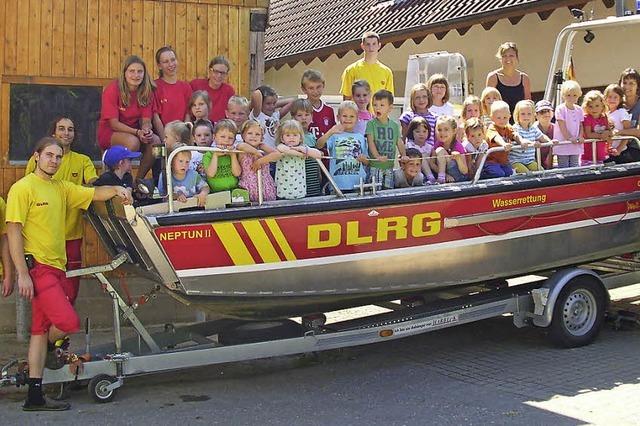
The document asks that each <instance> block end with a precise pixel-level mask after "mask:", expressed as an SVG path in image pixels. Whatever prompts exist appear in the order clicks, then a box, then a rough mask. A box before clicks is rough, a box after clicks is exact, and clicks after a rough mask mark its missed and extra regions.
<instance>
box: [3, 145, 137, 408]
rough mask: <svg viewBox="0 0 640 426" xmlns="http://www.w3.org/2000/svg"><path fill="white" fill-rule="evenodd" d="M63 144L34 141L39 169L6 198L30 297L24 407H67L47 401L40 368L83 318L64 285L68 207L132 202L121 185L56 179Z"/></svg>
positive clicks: (12, 245) (20, 273)
mask: <svg viewBox="0 0 640 426" xmlns="http://www.w3.org/2000/svg"><path fill="white" fill-rule="evenodd" d="M63 152H64V151H63V148H62V145H61V144H60V142H59V141H58V140H56V139H54V138H52V137H46V138H43V139H41V140H40V141H39V142H38V144H37V145H36V150H35V153H34V159H35V162H36V168H35V170H34V171H33V173H30V174H28V175H27V176H25V177H23V178H22V179H20V180H19V181H17V182H16V183H15V184H13V186H12V187H11V189H10V190H9V196H8V200H7V215H6V221H7V236H8V240H9V251H10V253H11V259H12V260H13V263H14V265H15V270H16V273H17V282H18V291H19V294H20V296H22V297H24V298H25V299H28V300H30V301H31V312H32V316H31V340H30V342H29V353H28V359H29V379H28V384H29V390H28V394H27V399H26V401H25V403H24V405H23V410H25V411H61V410H68V409H69V404H66V403H54V402H51V401H47V400H46V399H45V398H44V395H43V392H42V372H43V370H44V366H45V360H46V359H47V358H48V357H49V356H48V352H49V353H55V348H56V346H55V345H54V342H56V341H60V340H62V341H64V340H65V338H66V336H68V335H69V334H71V333H74V332H76V331H78V329H79V328H80V319H79V318H78V314H77V313H76V312H75V310H74V309H73V306H72V305H71V303H70V298H69V292H68V287H67V286H65V280H66V277H65V265H66V263H67V259H66V249H65V233H66V232H65V218H66V216H67V212H68V210H69V209H86V208H88V207H89V204H90V203H91V201H92V200H100V201H104V200H108V199H111V198H113V197H115V196H118V197H120V198H121V199H122V200H123V202H127V203H130V202H131V199H130V197H129V193H128V192H127V190H126V189H125V188H123V187H120V186H102V187H98V188H91V187H83V186H79V185H74V184H72V183H70V182H67V181H63V180H58V179H53V176H54V175H55V173H56V172H57V171H58V169H59V167H60V163H61V161H62V158H63Z"/></svg>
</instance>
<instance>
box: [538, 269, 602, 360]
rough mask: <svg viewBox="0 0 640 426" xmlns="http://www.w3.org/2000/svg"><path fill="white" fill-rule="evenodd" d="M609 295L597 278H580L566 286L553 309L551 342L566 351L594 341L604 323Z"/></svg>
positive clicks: (550, 328) (550, 330)
mask: <svg viewBox="0 0 640 426" xmlns="http://www.w3.org/2000/svg"><path fill="white" fill-rule="evenodd" d="M606 305H607V293H606V290H605V289H604V287H603V286H602V284H601V283H599V282H598V281H597V280H596V279H594V278H591V277H587V276H582V277H576V278H574V279H572V280H571V281H569V282H568V283H567V285H565V286H564V288H563V289H562V291H561V292H560V294H559V295H558V299H557V300H556V302H555V305H554V307H553V317H552V320H551V325H550V326H549V339H550V340H551V342H553V343H554V344H555V345H557V346H560V347H563V348H576V347H579V346H585V345H588V344H589V343H591V342H593V340H594V339H595V338H596V336H597V335H598V333H599V332H600V327H601V326H602V323H603V321H604V314H605V309H606Z"/></svg>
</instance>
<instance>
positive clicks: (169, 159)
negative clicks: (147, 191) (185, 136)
mask: <svg viewBox="0 0 640 426" xmlns="http://www.w3.org/2000/svg"><path fill="white" fill-rule="evenodd" d="M183 151H198V152H214V153H215V152H221V153H224V154H231V153H235V154H246V155H252V154H249V153H246V152H244V151H240V150H227V149H220V148H216V147H212V146H192V145H189V146H181V147H178V148H176V149H174V150H173V151H171V152H170V153H169V156H168V157H167V161H166V165H165V170H164V171H165V178H166V180H167V202H168V203H169V214H171V213H173V212H174V199H173V175H172V173H171V163H172V162H173V158H174V157H175V156H176V155H177V154H178V153H180V152H183ZM315 160H316V162H317V163H318V167H319V168H320V171H321V172H322V174H324V176H326V178H327V180H328V181H329V183H330V184H331V185H332V186H333V189H334V191H335V193H336V196H338V197H340V198H343V197H344V193H343V192H342V191H341V190H340V188H338V185H337V184H336V182H335V180H333V177H332V176H331V174H330V173H329V171H328V170H327V168H326V167H325V166H324V164H323V163H322V160H320V159H315ZM256 174H257V177H258V205H262V203H263V202H264V195H263V186H262V171H261V169H258V171H257V172H256Z"/></svg>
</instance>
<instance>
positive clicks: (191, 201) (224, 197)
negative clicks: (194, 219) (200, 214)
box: [140, 191, 231, 215]
mask: <svg viewBox="0 0 640 426" xmlns="http://www.w3.org/2000/svg"><path fill="white" fill-rule="evenodd" d="M227 204H231V192H230V191H222V192H214V193H213V194H209V195H207V202H206V204H205V207H204V209H205V210H213V209H222V208H224V207H226V205H227ZM197 206H198V202H197V200H196V197H190V198H188V199H187V202H186V203H180V202H178V201H174V202H173V209H174V211H175V212H180V211H183V210H187V211H188V210H192V209H194V208H197ZM140 208H141V209H142V213H143V214H145V215H156V214H167V213H169V203H167V202H164V203H158V204H151V205H148V206H144V207H140Z"/></svg>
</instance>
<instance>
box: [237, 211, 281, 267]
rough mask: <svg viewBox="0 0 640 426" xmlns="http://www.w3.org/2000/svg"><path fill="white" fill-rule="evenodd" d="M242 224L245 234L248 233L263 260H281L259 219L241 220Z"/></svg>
mask: <svg viewBox="0 0 640 426" xmlns="http://www.w3.org/2000/svg"><path fill="white" fill-rule="evenodd" d="M242 226H243V227H244V229H245V231H247V235H249V238H250V239H251V242H252V243H253V245H254V246H255V248H256V250H258V253H259V254H260V257H261V258H262V261H263V262H265V263H267V262H280V261H281V260H282V259H280V256H278V253H277V252H276V249H275V247H274V246H273V244H272V243H271V241H270V240H269V236H268V235H267V231H265V230H264V228H263V227H262V225H260V221H259V220H245V221H242Z"/></svg>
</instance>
